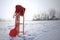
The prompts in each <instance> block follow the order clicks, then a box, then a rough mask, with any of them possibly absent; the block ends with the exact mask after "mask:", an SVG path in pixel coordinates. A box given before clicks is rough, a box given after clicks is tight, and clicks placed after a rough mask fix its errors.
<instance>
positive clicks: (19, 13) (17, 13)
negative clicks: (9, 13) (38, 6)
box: [9, 5, 25, 37]
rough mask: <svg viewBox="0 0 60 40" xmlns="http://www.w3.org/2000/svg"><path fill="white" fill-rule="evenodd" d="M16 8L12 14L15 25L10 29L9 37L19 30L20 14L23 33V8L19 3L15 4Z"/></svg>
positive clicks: (16, 33) (15, 34) (14, 35)
mask: <svg viewBox="0 0 60 40" xmlns="http://www.w3.org/2000/svg"><path fill="white" fill-rule="evenodd" d="M15 8H16V10H15V14H14V16H16V18H15V27H14V29H11V30H10V32H9V36H10V37H16V36H17V35H18V34H19V33H20V32H19V26H20V16H23V32H22V33H23V34H24V12H25V8H24V7H22V6H21V5H16V7H15Z"/></svg>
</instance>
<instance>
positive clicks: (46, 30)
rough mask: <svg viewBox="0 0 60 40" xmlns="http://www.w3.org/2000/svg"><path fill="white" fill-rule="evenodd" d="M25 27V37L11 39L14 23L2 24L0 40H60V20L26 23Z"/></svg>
mask: <svg viewBox="0 0 60 40" xmlns="http://www.w3.org/2000/svg"><path fill="white" fill-rule="evenodd" d="M21 26H22V24H21ZM24 27H25V28H24V30H25V34H24V35H19V36H16V37H14V38H11V37H10V36H9V35H8V33H9V31H10V30H11V29H12V28H14V22H0V40H60V20H54V21H25V24H24Z"/></svg>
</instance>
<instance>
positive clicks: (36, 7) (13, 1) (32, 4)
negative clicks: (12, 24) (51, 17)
mask: <svg viewBox="0 0 60 40" xmlns="http://www.w3.org/2000/svg"><path fill="white" fill-rule="evenodd" d="M17 4H19V5H22V6H23V7H25V8H26V11H25V20H32V18H33V15H34V14H37V13H40V12H43V11H46V10H47V9H49V8H54V9H56V10H57V11H60V0H0V18H4V19H11V20H13V14H14V12H15V6H16V5H17Z"/></svg>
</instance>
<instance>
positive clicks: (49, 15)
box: [33, 9, 60, 21]
mask: <svg viewBox="0 0 60 40" xmlns="http://www.w3.org/2000/svg"><path fill="white" fill-rule="evenodd" d="M56 14H57V11H56V10H55V9H49V10H48V11H47V12H43V13H39V14H36V15H34V17H33V21H34V20H36V21H38V20H60V17H57V16H56ZM59 15H60V13H59Z"/></svg>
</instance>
